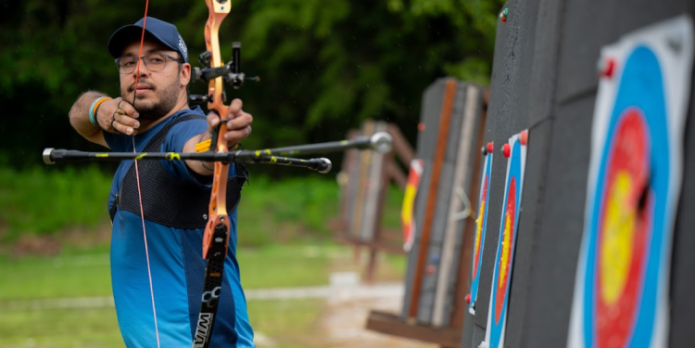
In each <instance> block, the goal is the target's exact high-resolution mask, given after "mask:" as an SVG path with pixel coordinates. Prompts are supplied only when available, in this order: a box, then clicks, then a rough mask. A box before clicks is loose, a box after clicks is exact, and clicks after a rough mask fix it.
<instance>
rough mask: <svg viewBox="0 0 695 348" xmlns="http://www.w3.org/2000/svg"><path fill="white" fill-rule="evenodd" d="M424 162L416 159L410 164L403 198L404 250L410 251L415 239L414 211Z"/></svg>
mask: <svg viewBox="0 0 695 348" xmlns="http://www.w3.org/2000/svg"><path fill="white" fill-rule="evenodd" d="M423 166H424V161H423V160H420V159H414V160H413V161H412V162H411V163H410V172H409V173H408V183H407V184H406V186H405V195H404V197H403V207H402V209H401V223H402V225H403V249H404V250H405V251H410V248H411V247H412V245H413V239H414V238H415V219H414V214H413V210H414V208H415V197H416V196H417V190H418V187H420V178H421V177H422V171H423Z"/></svg>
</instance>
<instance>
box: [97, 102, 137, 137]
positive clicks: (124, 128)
mask: <svg viewBox="0 0 695 348" xmlns="http://www.w3.org/2000/svg"><path fill="white" fill-rule="evenodd" d="M139 116H140V114H138V112H137V111H136V110H135V108H134V107H133V105H131V104H130V103H128V102H127V101H125V100H123V98H121V97H118V98H115V99H111V100H107V101H105V102H103V103H101V105H99V109H98V110H97V115H96V119H97V122H98V123H99V127H101V129H103V130H104V131H106V132H109V133H123V134H126V135H133V134H134V133H135V131H137V130H138V128H140V122H138V120H137V118H138V117H139Z"/></svg>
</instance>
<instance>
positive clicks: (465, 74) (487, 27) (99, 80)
mask: <svg viewBox="0 0 695 348" xmlns="http://www.w3.org/2000/svg"><path fill="white" fill-rule="evenodd" d="M502 3H503V2H502V1H500V0H411V1H405V0H386V1H364V0H363V1H348V0H330V1H321V0H256V1H251V0H235V1H233V8H232V12H231V14H230V16H228V17H227V19H226V20H225V22H224V23H223V25H222V30H221V34H220V36H221V37H220V40H221V41H222V49H223V54H224V56H225V57H230V55H231V43H232V41H237V40H240V41H241V42H242V43H243V46H242V65H243V70H244V71H245V72H246V73H247V74H249V75H259V76H261V82H260V83H258V84H255V83H249V84H247V85H246V86H245V87H244V88H242V89H240V90H230V91H228V96H231V97H240V98H242V99H243V100H244V102H245V109H246V110H248V111H249V112H251V113H252V114H253V115H254V117H255V121H254V134H253V136H252V137H251V139H249V140H248V141H247V144H246V146H247V147H250V148H252V147H256V146H274V145H289V144H298V143H303V142H313V141H327V140H335V139H339V138H342V137H344V136H345V133H346V131H347V129H349V128H352V127H358V126H359V124H360V123H361V122H362V121H363V120H365V119H367V118H374V119H382V120H388V121H390V122H395V123H397V124H398V125H399V126H400V127H401V129H402V130H403V131H404V133H405V134H406V136H407V137H408V138H409V139H410V140H411V142H412V143H413V144H414V143H415V135H416V125H417V122H418V119H419V113H420V99H421V94H422V92H423V90H424V89H425V88H426V87H427V86H428V85H429V84H430V83H432V82H433V81H434V80H435V79H436V78H438V77H443V76H447V75H448V76H454V77H457V78H460V79H463V80H467V81H475V82H479V83H483V84H485V83H486V82H487V81H488V78H489V75H490V62H491V57H492V50H493V40H494V35H495V25H496V14H497V11H498V10H499V8H500V7H501V4H502ZM144 7H145V3H144V1H143V0H138V1H134V0H122V1H117V2H107V1H97V0H85V1H76V0H55V1H42V0H28V1H5V0H3V1H2V2H1V4H0V43H1V48H0V66H2V71H3V72H2V73H0V105H2V106H3V109H4V113H3V116H2V121H1V122H2V123H1V124H0V149H2V151H3V152H4V157H5V163H9V164H11V165H12V166H14V167H22V166H27V165H34V164H37V163H39V162H40V153H41V150H42V149H43V148H44V147H57V148H80V149H83V148H91V147H90V145H89V144H88V143H86V142H85V141H84V140H83V139H81V138H80V137H79V136H78V135H77V134H76V133H75V132H74V131H73V130H72V129H71V128H70V126H69V124H68V122H67V119H66V118H67V112H68V110H69V109H70V106H71V104H72V102H73V101H74V100H75V99H76V98H77V97H78V96H79V95H80V93H81V92H84V91H86V90H89V89H92V90H99V91H103V92H105V93H108V94H110V95H115V94H116V93H117V92H118V86H117V78H118V76H117V72H116V70H115V66H114V64H113V63H112V61H113V59H112V57H110V56H109V54H108V53H107V51H106V42H107V41H108V38H109V36H110V35H111V33H113V31H114V30H115V29H117V28H118V27H120V26H122V25H125V24H129V23H134V22H135V21H137V20H138V19H139V18H141V17H142V15H143V12H144ZM148 15H149V16H152V17H157V18H160V19H164V20H167V21H170V22H172V23H174V24H176V25H177V26H178V28H179V32H180V33H181V34H182V36H183V37H184V39H185V40H186V42H187V44H188V46H189V52H190V53H189V54H190V61H191V63H192V64H194V65H195V64H197V60H198V59H197V56H198V54H199V53H200V52H202V51H203V50H204V42H203V26H204V24H205V20H206V19H207V8H206V6H205V3H204V2H203V1H188V0H187V1H183V0H168V1H156V0H153V1H151V2H150V4H149V13H148ZM196 88H198V89H196ZM199 88H204V86H203V85H199V86H196V87H195V88H193V91H194V92H195V91H196V90H199Z"/></svg>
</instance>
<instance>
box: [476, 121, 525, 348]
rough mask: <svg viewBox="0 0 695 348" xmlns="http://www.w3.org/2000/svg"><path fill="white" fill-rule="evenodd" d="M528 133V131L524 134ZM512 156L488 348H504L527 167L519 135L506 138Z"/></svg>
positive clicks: (487, 338) (492, 296) (494, 278)
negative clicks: (515, 248)
mask: <svg viewBox="0 0 695 348" xmlns="http://www.w3.org/2000/svg"><path fill="white" fill-rule="evenodd" d="M524 132H526V134H528V131H524ZM509 145H510V146H509V147H510V149H511V153H510V155H509V159H508V161H507V178H506V180H505V190H504V202H503V205H502V217H501V219H502V220H501V224H500V234H499V240H498V242H497V256H496V257H495V268H494V273H493V276H492V294H491V296H490V308H489V313H488V325H487V332H486V334H485V342H487V343H488V344H489V347H491V348H498V347H504V331H505V326H506V322H507V309H508V307H509V292H510V288H511V281H510V280H511V276H512V270H513V266H514V247H515V245H516V240H517V232H518V228H519V212H520V209H519V208H520V205H521V193H522V188H523V182H524V169H525V166H526V145H522V144H521V141H520V136H519V134H516V135H514V136H513V137H511V138H510V139H509Z"/></svg>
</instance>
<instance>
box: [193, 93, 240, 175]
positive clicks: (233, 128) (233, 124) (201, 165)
mask: <svg viewBox="0 0 695 348" xmlns="http://www.w3.org/2000/svg"><path fill="white" fill-rule="evenodd" d="M242 106H243V103H242V102H241V100H240V99H234V100H233V101H232V104H231V105H229V113H228V114H227V115H226V117H225V118H226V119H228V120H229V121H227V131H226V132H225V133H224V134H219V136H220V137H222V139H224V140H226V141H227V147H228V148H230V149H231V148H232V147H233V146H234V145H236V144H237V143H238V142H240V141H241V140H243V139H245V138H246V137H248V136H249V134H251V123H252V122H253V117H252V116H251V114H248V113H246V112H244V111H243V110H242V109H241V107H242ZM219 124H220V117H219V116H217V115H216V114H214V113H211V114H209V115H208V130H207V131H206V132H205V133H203V134H201V135H198V136H195V137H193V138H191V139H190V140H188V142H186V145H184V147H183V152H195V147H196V144H198V143H200V142H203V141H206V140H209V139H210V138H211V137H212V131H213V129H215V127H217V125H219ZM216 145H217V144H211V145H210V146H211V149H210V150H211V151H215V146H216ZM186 165H188V167H189V168H190V169H191V170H193V171H194V172H196V173H198V174H200V175H212V173H213V172H214V170H213V168H215V164H214V163H213V162H201V161H191V160H187V161H186Z"/></svg>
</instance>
